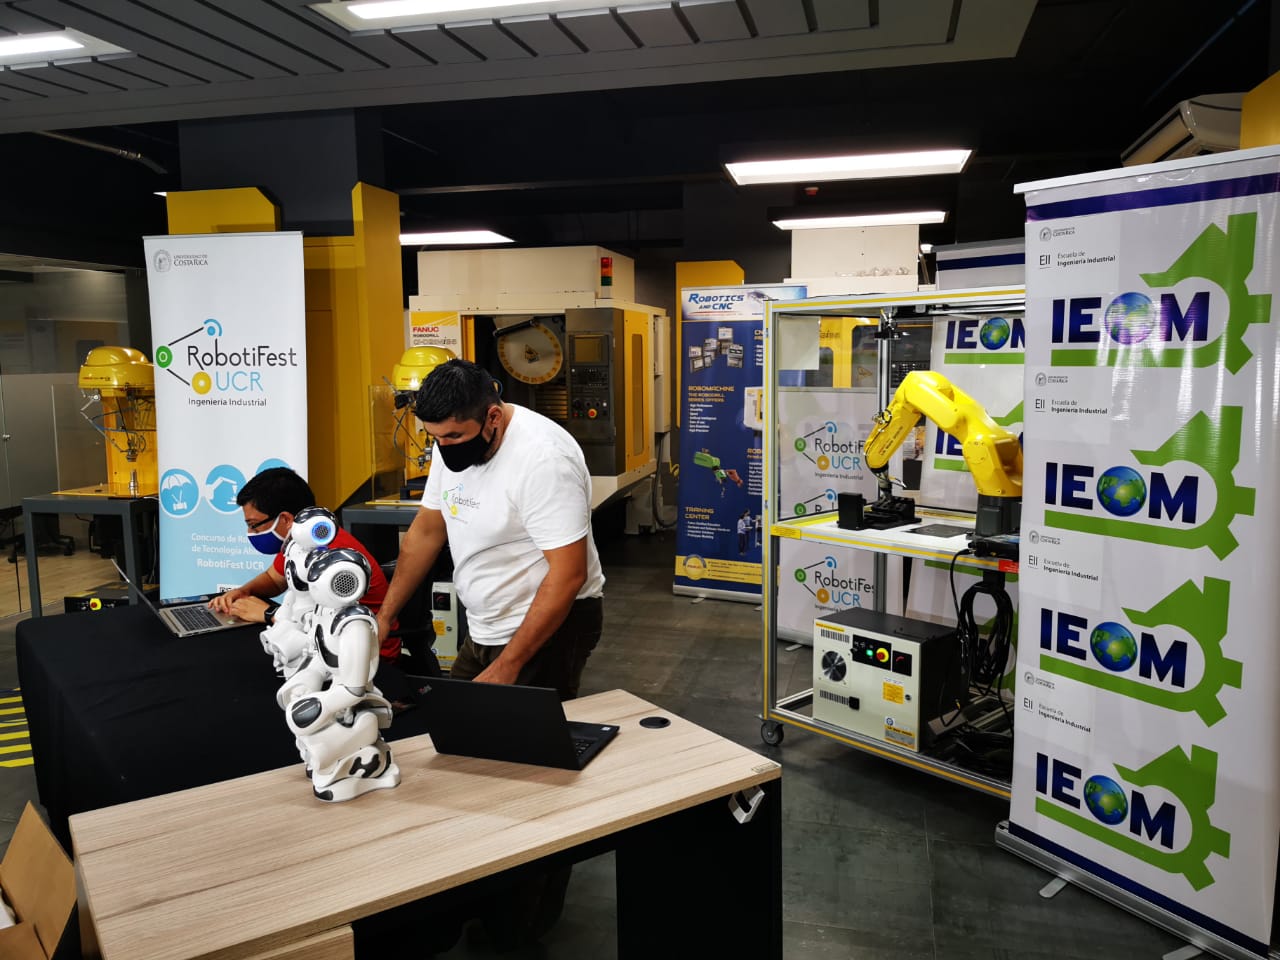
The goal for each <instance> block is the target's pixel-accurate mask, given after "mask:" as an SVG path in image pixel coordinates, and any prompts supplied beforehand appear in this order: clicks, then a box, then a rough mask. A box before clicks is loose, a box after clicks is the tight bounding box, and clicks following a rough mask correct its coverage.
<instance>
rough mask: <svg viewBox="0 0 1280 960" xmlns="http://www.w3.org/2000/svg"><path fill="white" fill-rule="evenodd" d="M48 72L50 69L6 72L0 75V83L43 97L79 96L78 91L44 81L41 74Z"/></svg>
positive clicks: (37, 68)
mask: <svg viewBox="0 0 1280 960" xmlns="http://www.w3.org/2000/svg"><path fill="white" fill-rule="evenodd" d="M48 70H49V68H48V67H36V68H35V69H34V70H5V71H4V72H2V73H0V83H2V84H4V85H5V86H9V87H13V88H15V89H17V90H25V91H26V92H28V93H34V94H36V95H37V96H41V97H73V96H77V95H78V94H79V92H80V91H78V90H73V89H71V88H70V87H65V86H62V85H61V84H57V83H51V82H49V81H47V80H45V79H43V78H42V77H41V74H47V73H48Z"/></svg>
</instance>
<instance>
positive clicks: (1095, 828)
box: [1036, 746, 1231, 890]
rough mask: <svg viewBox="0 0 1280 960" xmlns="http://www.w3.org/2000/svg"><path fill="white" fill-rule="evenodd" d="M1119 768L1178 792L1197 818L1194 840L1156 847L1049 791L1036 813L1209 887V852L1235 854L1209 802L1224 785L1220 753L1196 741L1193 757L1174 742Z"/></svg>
mask: <svg viewBox="0 0 1280 960" xmlns="http://www.w3.org/2000/svg"><path fill="white" fill-rule="evenodd" d="M1116 772H1117V773H1118V774H1120V776H1121V778H1122V779H1124V780H1125V781H1127V782H1128V783H1131V784H1133V785H1134V786H1136V787H1150V786H1158V787H1162V788H1164V789H1165V790H1168V791H1169V792H1170V793H1172V794H1173V795H1174V796H1175V797H1177V798H1178V802H1179V803H1180V804H1181V805H1182V809H1183V810H1185V811H1186V813H1187V816H1188V817H1189V818H1190V820H1191V840H1190V841H1189V842H1188V843H1187V844H1186V846H1184V847H1183V848H1182V849H1181V850H1179V851H1177V852H1168V851H1163V850H1156V849H1155V848H1154V847H1149V846H1147V845H1146V844H1145V843H1142V842H1141V841H1139V840H1135V839H1133V838H1132V837H1130V836H1129V835H1128V834H1127V833H1120V832H1118V831H1117V830H1115V829H1113V828H1112V827H1108V826H1106V825H1105V824H1102V823H1099V822H1098V821H1097V820H1095V819H1093V818H1092V817H1090V816H1086V815H1084V814H1080V813H1077V812H1076V811H1074V810H1069V809H1067V808H1066V807H1062V806H1059V805H1058V804H1056V803H1054V802H1053V801H1051V800H1048V799H1045V798H1043V797H1038V798H1036V813H1038V814H1040V815H1041V816H1045V817H1048V818H1049V819H1050V820H1056V821H1057V822H1058V823H1060V824H1062V825H1063V826H1064V827H1070V828H1071V829H1072V830H1078V831H1079V832H1080V833H1083V834H1085V835H1086V836H1088V837H1091V838H1093V839H1094V840H1097V841H1099V842H1100V843H1105V844H1106V845H1107V846H1109V847H1114V848H1115V849H1117V850H1119V851H1120V852H1121V853H1124V854H1126V855H1128V856H1131V857H1133V858H1134V859H1136V860H1141V861H1142V862H1143V863H1149V864H1150V865H1151V866H1153V867H1155V868H1156V869H1158V870H1164V871H1165V872H1166V873H1180V874H1182V875H1183V876H1184V877H1186V878H1187V882H1188V883H1190V884H1191V887H1192V889H1194V890H1203V889H1204V888H1205V887H1207V886H1209V885H1210V884H1211V883H1213V873H1212V872H1211V871H1210V870H1209V867H1208V865H1207V861H1208V859H1209V857H1210V856H1211V855H1212V854H1215V853H1216V854H1218V855H1219V856H1221V857H1224V858H1225V857H1229V856H1230V855H1231V834H1229V833H1227V831H1225V830H1222V829H1220V828H1218V827H1215V826H1214V825H1213V822H1212V821H1211V820H1210V819H1209V808H1210V807H1212V806H1213V804H1214V799H1215V797H1216V794H1217V789H1218V786H1217V778H1218V755H1217V754H1216V753H1214V752H1213V751H1212V750H1206V749H1205V748H1204V747H1196V746H1193V747H1192V748H1191V756H1190V757H1188V756H1187V754H1186V753H1184V752H1183V750H1182V749H1181V748H1180V747H1174V748H1172V749H1171V750H1169V751H1168V752H1167V753H1164V754H1161V755H1160V756H1158V757H1156V758H1155V759H1154V760H1152V761H1151V762H1150V763H1148V764H1147V765H1146V766H1144V767H1140V768H1138V769H1137V770H1131V769H1129V768H1128V767H1122V766H1120V765H1119V764H1116Z"/></svg>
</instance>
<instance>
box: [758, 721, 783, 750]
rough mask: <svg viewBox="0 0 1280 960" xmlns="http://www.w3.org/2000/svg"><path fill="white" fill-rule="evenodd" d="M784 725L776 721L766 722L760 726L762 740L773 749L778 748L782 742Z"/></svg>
mask: <svg viewBox="0 0 1280 960" xmlns="http://www.w3.org/2000/svg"><path fill="white" fill-rule="evenodd" d="M782 734H783V729H782V724H780V723H777V722H776V721H774V720H766V721H765V722H764V723H762V724H760V739H761V740H763V741H764V742H765V743H767V744H768V745H769V746H771V747H776V746H777V745H778V744H780V743H781V742H782Z"/></svg>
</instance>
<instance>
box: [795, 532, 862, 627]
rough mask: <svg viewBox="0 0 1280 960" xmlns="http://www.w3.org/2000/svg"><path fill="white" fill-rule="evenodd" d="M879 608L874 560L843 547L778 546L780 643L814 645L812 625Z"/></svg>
mask: <svg viewBox="0 0 1280 960" xmlns="http://www.w3.org/2000/svg"><path fill="white" fill-rule="evenodd" d="M875 604H876V584H875V554H874V553H872V552H871V551H869V550H855V549H853V548H852V547H849V546H846V545H844V544H839V543H819V542H814V541H811V540H781V539H780V540H779V541H778V599H777V611H778V639H779V640H789V641H792V642H793V643H803V644H806V645H810V646H812V644H813V621H814V620H816V619H818V618H819V617H825V616H829V615H831V614H833V613H835V612H837V611H839V610H853V609H858V608H865V609H868V610H874V609H875Z"/></svg>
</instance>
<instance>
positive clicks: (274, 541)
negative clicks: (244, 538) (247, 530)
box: [248, 517, 284, 556]
mask: <svg viewBox="0 0 1280 960" xmlns="http://www.w3.org/2000/svg"><path fill="white" fill-rule="evenodd" d="M279 525H280V518H279V517H276V521H275V523H273V524H271V527H270V529H267V530H263V531H262V532H261V533H251V534H248V537H249V543H250V545H251V546H252V547H253V549H255V550H257V551H258V552H259V553H265V554H267V555H268V556H275V555H276V554H277V553H279V552H280V548H281V547H282V546H284V537H282V536H280V534H278V533H276V527H278V526H279Z"/></svg>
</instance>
